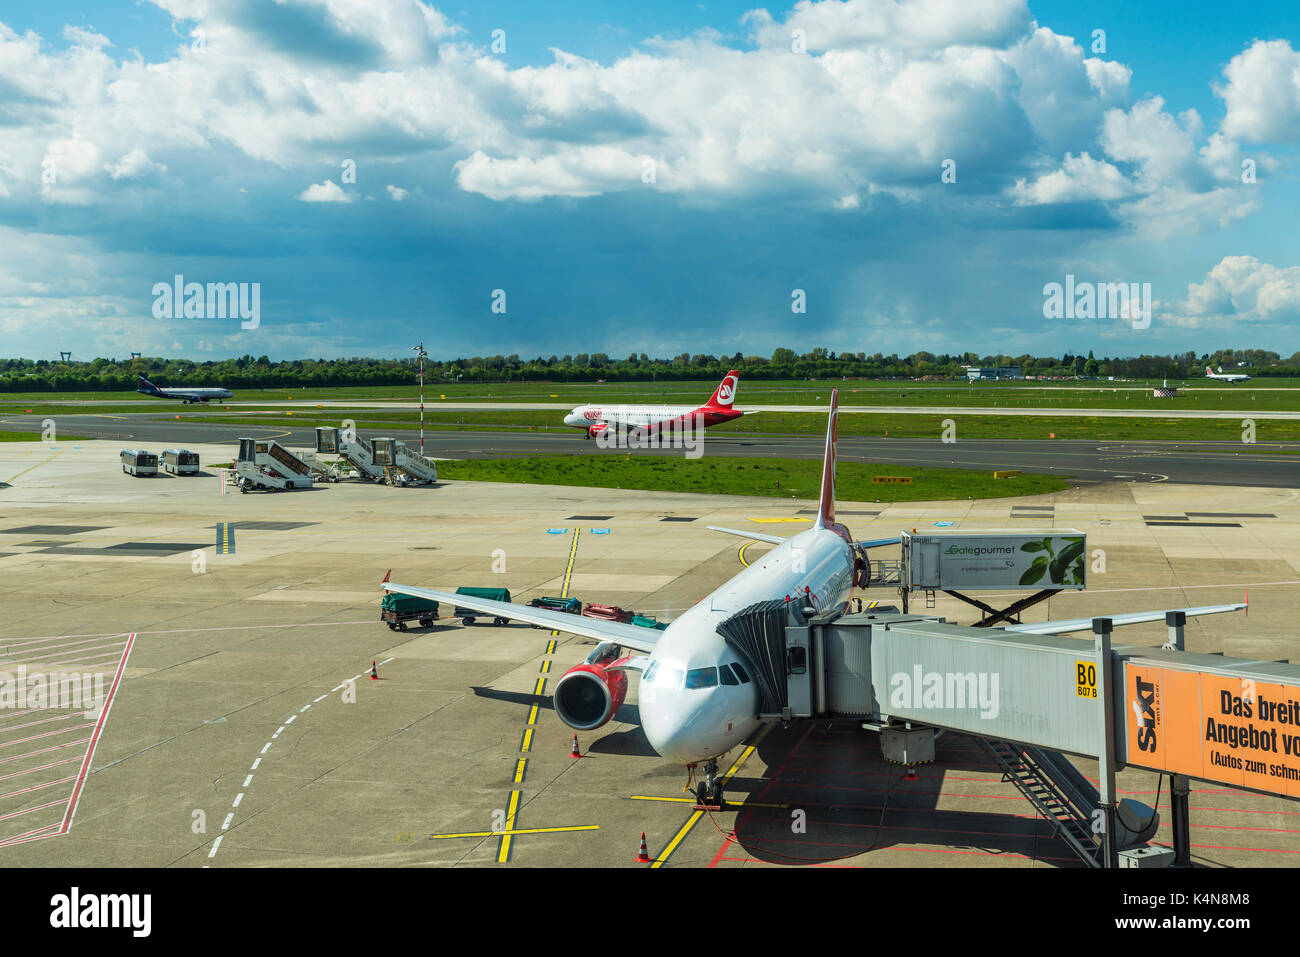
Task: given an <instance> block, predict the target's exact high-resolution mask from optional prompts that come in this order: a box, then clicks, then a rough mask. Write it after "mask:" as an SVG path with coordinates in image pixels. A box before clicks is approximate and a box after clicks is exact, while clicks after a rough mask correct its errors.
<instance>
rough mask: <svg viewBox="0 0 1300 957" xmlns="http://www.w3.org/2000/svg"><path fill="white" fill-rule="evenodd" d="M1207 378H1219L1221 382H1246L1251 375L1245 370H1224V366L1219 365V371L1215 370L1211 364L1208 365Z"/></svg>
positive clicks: (1206, 369) (1206, 368)
mask: <svg viewBox="0 0 1300 957" xmlns="http://www.w3.org/2000/svg"><path fill="white" fill-rule="evenodd" d="M1205 378H1207V379H1218V380H1219V381H1220V382H1245V381H1246V380H1247V379H1249V378H1250V376H1248V375H1246V373H1244V372H1224V371H1223V366H1219V371H1218V372H1215V371H1214V370H1213V369H1211V368H1210V367H1209V366H1206V367H1205Z"/></svg>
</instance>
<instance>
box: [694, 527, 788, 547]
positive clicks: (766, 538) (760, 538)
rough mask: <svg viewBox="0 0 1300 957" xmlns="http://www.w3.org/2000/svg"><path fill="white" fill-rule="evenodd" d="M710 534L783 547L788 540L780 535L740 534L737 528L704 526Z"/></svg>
mask: <svg viewBox="0 0 1300 957" xmlns="http://www.w3.org/2000/svg"><path fill="white" fill-rule="evenodd" d="M704 527H705V528H707V529H708V530H709V531H711V532H724V533H725V534H727V535H735V536H737V537H738V538H752V539H753V540H754V541H756V542H770V543H771V544H773V545H784V544H785V543H786V542H787V541H788V539H785V538H782V537H781V536H780V535H764V534H762V533H761V532H742V531H741V530H740V529H738V528H721V527H720V526H717V525H706V526H704Z"/></svg>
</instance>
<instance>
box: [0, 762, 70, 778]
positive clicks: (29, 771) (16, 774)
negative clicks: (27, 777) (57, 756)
mask: <svg viewBox="0 0 1300 957" xmlns="http://www.w3.org/2000/svg"><path fill="white" fill-rule="evenodd" d="M76 760H77V759H76V758H68V760H66V761H55V762H54V763H53V764H42V765H40V766H39V767H35V768H28V769H27V770H25V771H15V772H14V773H13V774H5V775H3V776H0V781H8V780H9V779H10V778H19V777H22V776H23V775H24V774H32V773H33V772H36V771H48V770H49V769H50V768H57V767H58V766H59V765H61V764H71V763H72V762H73V761H76Z"/></svg>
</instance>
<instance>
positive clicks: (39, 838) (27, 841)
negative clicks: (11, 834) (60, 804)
mask: <svg viewBox="0 0 1300 957" xmlns="http://www.w3.org/2000/svg"><path fill="white" fill-rule="evenodd" d="M58 836H59V832H58V831H54V832H52V833H50V834H37V835H36V836H35V837H24V838H15V839H13V840H11V841H4V842H2V843H0V847H13V846H14V845H15V844H30V843H31V842H32V841H43V840H45V839H46V838H47V837H58Z"/></svg>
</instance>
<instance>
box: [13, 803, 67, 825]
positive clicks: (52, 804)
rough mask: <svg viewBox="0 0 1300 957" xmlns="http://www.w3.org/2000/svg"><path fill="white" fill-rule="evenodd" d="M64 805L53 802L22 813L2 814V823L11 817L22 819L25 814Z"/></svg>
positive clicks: (30, 808) (27, 809) (26, 809)
mask: <svg viewBox="0 0 1300 957" xmlns="http://www.w3.org/2000/svg"><path fill="white" fill-rule="evenodd" d="M62 803H63V802H62V801H51V802H50V803H49V804H38V805H36V807H29V808H25V809H24V810H21V811H10V812H9V813H8V814H0V821H7V820H9V819H10V818H11V817H22V816H23V815H24V814H31V813H32V812H33V811H44V810H45V809H46V808H47V807H55V806H57V805H59V804H62Z"/></svg>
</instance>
